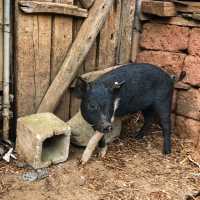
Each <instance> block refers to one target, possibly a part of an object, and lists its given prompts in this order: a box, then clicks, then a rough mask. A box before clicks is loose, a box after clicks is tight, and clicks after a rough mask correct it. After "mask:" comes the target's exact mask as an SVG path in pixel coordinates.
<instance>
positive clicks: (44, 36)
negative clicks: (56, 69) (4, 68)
mask: <svg viewBox="0 0 200 200" xmlns="http://www.w3.org/2000/svg"><path fill="white" fill-rule="evenodd" d="M17 3H18V2H17V1H16V5H17ZM15 13H16V30H15V33H16V36H15V38H16V44H15V46H16V56H15V58H16V77H17V80H16V81H17V84H16V96H17V97H16V98H17V112H18V113H17V114H18V116H23V115H27V114H32V113H35V112H36V109H37V107H38V105H39V104H40V102H41V100H42V98H43V96H44V94H45V92H46V91H47V89H48V87H49V83H50V49H51V17H49V16H44V15H40V16H36V15H35V16H32V15H24V14H23V13H21V12H20V11H19V10H18V6H16V12H15Z"/></svg>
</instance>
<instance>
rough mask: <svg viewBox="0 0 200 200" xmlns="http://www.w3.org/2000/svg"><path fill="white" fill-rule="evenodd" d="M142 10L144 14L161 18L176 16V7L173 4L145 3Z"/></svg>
mask: <svg viewBox="0 0 200 200" xmlns="http://www.w3.org/2000/svg"><path fill="white" fill-rule="evenodd" d="M141 10H142V12H143V13H147V14H152V15H157V16H160V17H173V16H176V6H175V4H174V3H172V2H164V1H143V2H142V8H141Z"/></svg>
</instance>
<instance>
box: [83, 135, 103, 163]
mask: <svg viewBox="0 0 200 200" xmlns="http://www.w3.org/2000/svg"><path fill="white" fill-rule="evenodd" d="M102 137H103V133H100V132H98V131H96V133H95V134H94V135H93V136H92V137H91V139H90V141H89V142H88V144H87V147H86V149H85V150H84V152H83V155H82V158H81V164H83V165H84V164H85V163H86V162H87V161H88V160H89V159H90V157H91V155H92V153H93V151H94V150H95V148H96V146H97V144H98V142H99V141H100V140H101V138H102Z"/></svg>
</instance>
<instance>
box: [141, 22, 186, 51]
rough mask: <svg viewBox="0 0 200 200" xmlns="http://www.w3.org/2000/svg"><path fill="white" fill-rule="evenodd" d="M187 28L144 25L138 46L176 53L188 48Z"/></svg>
mask: <svg viewBox="0 0 200 200" xmlns="http://www.w3.org/2000/svg"><path fill="white" fill-rule="evenodd" d="M188 40H189V28H188V27H181V26H176V25H166V24H157V23H146V24H145V25H144V26H143V32H142V35H141V40H140V46H141V47H142V48H145V49H154V50H163V51H173V52H177V51H180V50H185V49H187V48H188Z"/></svg>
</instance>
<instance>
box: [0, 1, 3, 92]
mask: <svg viewBox="0 0 200 200" xmlns="http://www.w3.org/2000/svg"><path fill="white" fill-rule="evenodd" d="M2 89H3V1H0V90H2Z"/></svg>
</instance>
